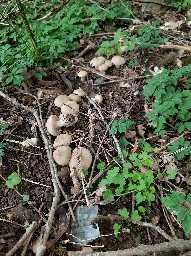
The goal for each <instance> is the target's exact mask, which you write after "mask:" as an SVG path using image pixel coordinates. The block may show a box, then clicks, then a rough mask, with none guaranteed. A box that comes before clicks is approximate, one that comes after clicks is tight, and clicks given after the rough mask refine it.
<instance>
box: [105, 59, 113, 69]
mask: <svg viewBox="0 0 191 256" xmlns="http://www.w3.org/2000/svg"><path fill="white" fill-rule="evenodd" d="M104 64H105V65H107V66H108V67H109V68H110V67H111V66H112V65H113V63H112V62H111V61H110V60H106V61H105V62H104Z"/></svg>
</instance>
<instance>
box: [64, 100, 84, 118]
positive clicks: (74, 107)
mask: <svg viewBox="0 0 191 256" xmlns="http://www.w3.org/2000/svg"><path fill="white" fill-rule="evenodd" d="M79 110H80V107H79V105H78V103H76V102H75V101H73V100H72V101H68V102H67V103H65V104H64V105H63V106H62V107H61V112H62V114H63V115H69V114H71V115H77V114H78V112H79Z"/></svg>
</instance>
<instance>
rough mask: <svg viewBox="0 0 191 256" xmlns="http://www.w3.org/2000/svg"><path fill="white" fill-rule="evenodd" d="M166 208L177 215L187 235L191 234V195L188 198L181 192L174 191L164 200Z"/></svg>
mask: <svg viewBox="0 0 191 256" xmlns="http://www.w3.org/2000/svg"><path fill="white" fill-rule="evenodd" d="M162 202H163V204H164V206H165V207H167V208H168V209H169V211H170V212H171V213H173V214H175V215H177V221H178V222H179V223H181V225H182V227H183V229H184V232H185V234H186V235H188V234H190V233H191V193H189V194H188V195H187V196H185V195H184V194H182V193H180V192H176V191H172V192H171V194H170V195H169V196H166V197H164V198H163V200H162Z"/></svg>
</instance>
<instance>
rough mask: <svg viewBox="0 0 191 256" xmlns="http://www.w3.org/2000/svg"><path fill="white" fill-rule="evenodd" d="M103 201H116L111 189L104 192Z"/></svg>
mask: <svg viewBox="0 0 191 256" xmlns="http://www.w3.org/2000/svg"><path fill="white" fill-rule="evenodd" d="M103 199H104V200H112V199H114V195H113V192H112V190H111V189H107V190H106V191H104V192H103Z"/></svg>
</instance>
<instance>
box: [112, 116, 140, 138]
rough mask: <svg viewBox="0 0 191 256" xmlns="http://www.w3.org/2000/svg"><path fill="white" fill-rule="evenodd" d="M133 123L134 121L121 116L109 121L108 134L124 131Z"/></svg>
mask: <svg viewBox="0 0 191 256" xmlns="http://www.w3.org/2000/svg"><path fill="white" fill-rule="evenodd" d="M134 124H135V122H134V121H132V120H130V119H129V118H121V119H119V120H115V121H113V122H112V123H111V128H110V131H109V133H110V134H117V133H125V132H127V131H128V130H129V128H130V127H131V126H133V125H134Z"/></svg>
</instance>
